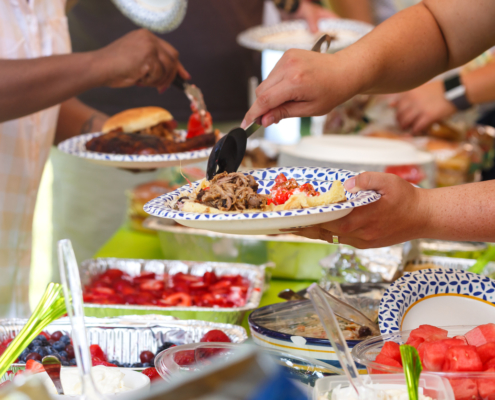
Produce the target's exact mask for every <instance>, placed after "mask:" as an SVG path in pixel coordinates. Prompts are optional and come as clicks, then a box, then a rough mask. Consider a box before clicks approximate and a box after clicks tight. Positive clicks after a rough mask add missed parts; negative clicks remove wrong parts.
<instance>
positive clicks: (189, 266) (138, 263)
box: [79, 258, 269, 324]
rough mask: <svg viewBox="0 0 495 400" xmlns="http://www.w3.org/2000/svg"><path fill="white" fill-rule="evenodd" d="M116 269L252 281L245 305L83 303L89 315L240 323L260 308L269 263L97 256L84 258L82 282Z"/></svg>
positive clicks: (130, 271) (86, 282) (266, 285)
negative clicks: (213, 276)
mask: <svg viewBox="0 0 495 400" xmlns="http://www.w3.org/2000/svg"><path fill="white" fill-rule="evenodd" d="M110 268H114V269H119V270H121V271H124V272H126V273H128V274H129V275H130V276H137V275H139V274H140V273H142V272H154V273H156V274H163V273H168V274H169V275H174V274H177V273H179V272H183V273H189V274H192V275H199V276H202V275H203V274H204V273H205V272H207V271H215V273H216V274H217V275H218V276H221V275H235V274H239V275H241V276H243V277H244V278H247V279H248V280H249V282H250V286H249V290H248V294H247V296H248V297H247V302H246V305H245V306H243V307H231V308H219V307H157V306H138V305H115V304H90V303H85V304H84V313H85V315H86V316H90V317H100V318H102V317H116V316H122V315H142V314H158V315H171V316H174V317H176V318H179V319H183V320H188V319H199V320H203V321H212V322H223V323H230V324H236V323H241V321H242V318H243V317H244V314H245V312H246V311H249V310H254V309H255V308H257V307H258V305H259V303H260V299H261V295H262V294H263V291H264V289H265V288H267V287H268V282H269V274H265V268H266V265H249V264H233V263H217V262H196V261H170V260H140V259H126V258H96V259H93V260H86V261H83V263H82V264H81V266H80V268H79V270H80V275H81V281H82V284H83V285H87V284H89V283H90V281H91V279H92V278H93V277H94V276H96V275H99V274H101V273H103V272H105V271H106V270H107V269H110Z"/></svg>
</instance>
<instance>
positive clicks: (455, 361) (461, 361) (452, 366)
mask: <svg viewBox="0 0 495 400" xmlns="http://www.w3.org/2000/svg"><path fill="white" fill-rule="evenodd" d="M443 370H444V371H482V370H483V363H482V362H481V359H480V356H479V355H478V352H477V351H476V347H474V346H452V347H451V348H450V349H448V350H447V354H446V355H445V362H444V365H443Z"/></svg>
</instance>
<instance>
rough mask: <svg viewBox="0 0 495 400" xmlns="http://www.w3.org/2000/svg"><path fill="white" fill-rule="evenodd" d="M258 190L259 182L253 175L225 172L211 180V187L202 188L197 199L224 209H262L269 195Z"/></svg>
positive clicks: (199, 201) (210, 205)
mask: <svg viewBox="0 0 495 400" xmlns="http://www.w3.org/2000/svg"><path fill="white" fill-rule="evenodd" d="M257 191H258V184H257V183H256V181H255V179H254V178H253V177H252V176H250V175H244V174H241V173H239V172H234V173H231V174H228V173H226V172H224V173H222V174H218V175H216V176H215V177H214V178H213V179H212V180H211V181H210V187H209V188H206V189H201V190H200V191H199V192H198V194H197V195H196V199H195V201H196V202H198V203H201V204H204V205H206V206H209V207H215V208H218V209H219V210H222V211H243V210H247V209H260V208H261V207H263V206H265V205H266V200H267V196H266V195H263V194H258V193H257Z"/></svg>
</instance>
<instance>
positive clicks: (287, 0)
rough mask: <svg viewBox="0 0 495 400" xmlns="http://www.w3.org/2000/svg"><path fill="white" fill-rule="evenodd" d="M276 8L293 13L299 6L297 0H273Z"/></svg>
mask: <svg viewBox="0 0 495 400" xmlns="http://www.w3.org/2000/svg"><path fill="white" fill-rule="evenodd" d="M273 2H274V3H275V5H276V6H277V8H279V9H280V10H283V11H285V12H288V13H289V14H293V13H295V12H296V11H297V9H298V8H299V0H273Z"/></svg>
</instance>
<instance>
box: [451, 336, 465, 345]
mask: <svg viewBox="0 0 495 400" xmlns="http://www.w3.org/2000/svg"><path fill="white" fill-rule="evenodd" d="M454 339H458V340H462V341H463V342H464V344H466V345H467V344H468V342H467V340H466V337H465V336H454Z"/></svg>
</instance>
